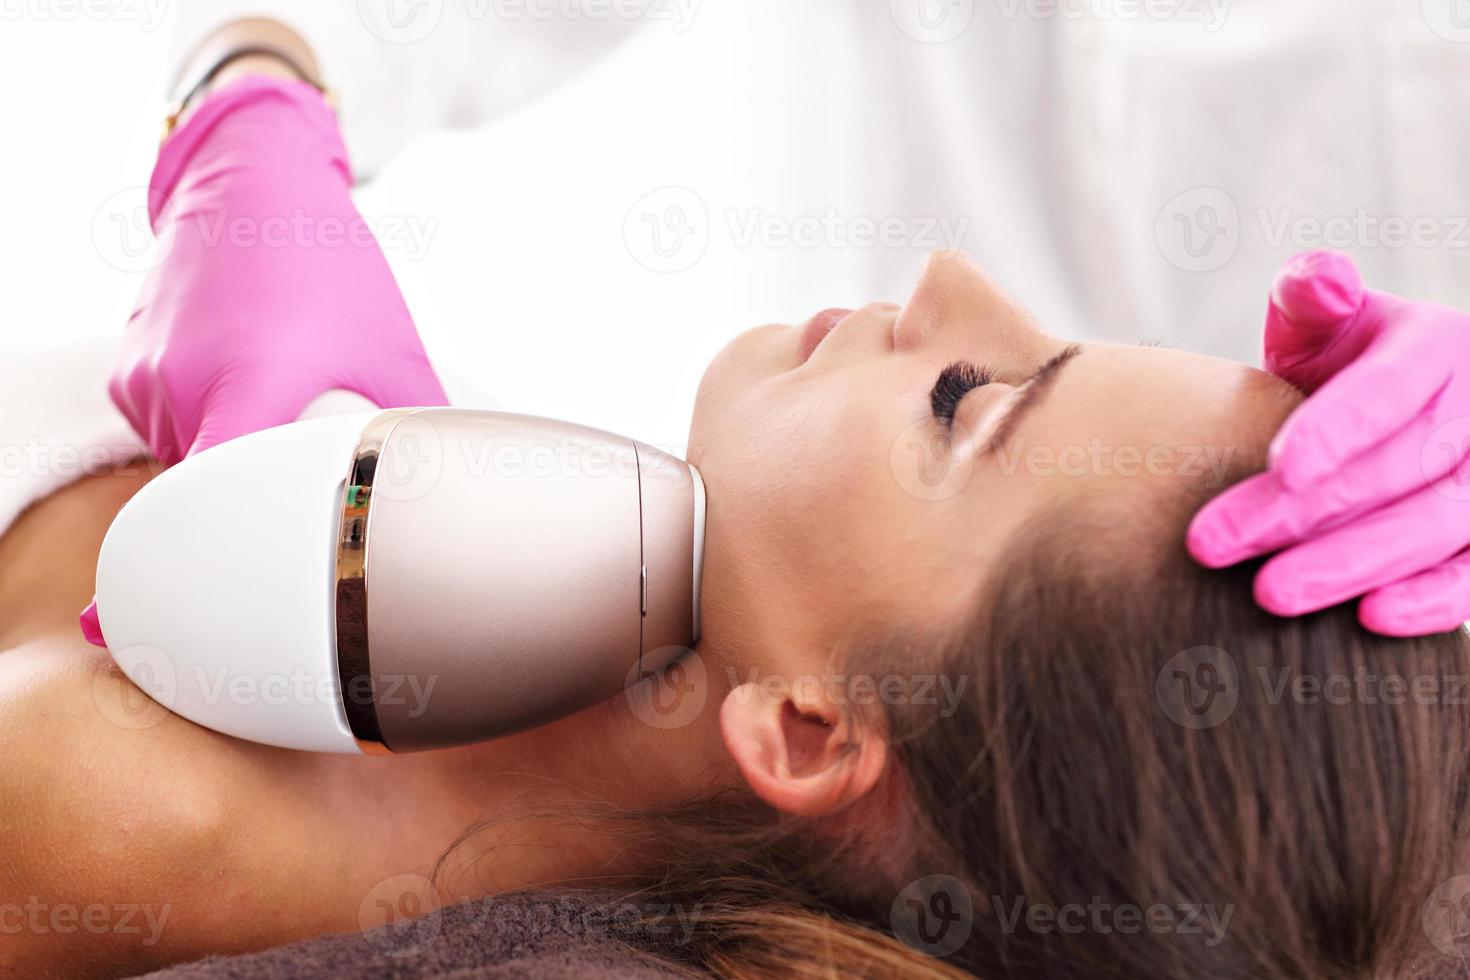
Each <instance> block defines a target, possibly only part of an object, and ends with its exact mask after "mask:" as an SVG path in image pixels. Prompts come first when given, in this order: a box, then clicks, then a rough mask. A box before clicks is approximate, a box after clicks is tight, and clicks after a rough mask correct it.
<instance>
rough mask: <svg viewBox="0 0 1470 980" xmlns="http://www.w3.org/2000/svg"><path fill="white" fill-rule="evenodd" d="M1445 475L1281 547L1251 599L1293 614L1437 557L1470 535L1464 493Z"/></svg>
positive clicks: (1401, 575)
mask: <svg viewBox="0 0 1470 980" xmlns="http://www.w3.org/2000/svg"><path fill="white" fill-rule="evenodd" d="M1455 481H1456V475H1454V474H1452V475H1450V476H1447V477H1445V478H1443V479H1441V480H1439V481H1437V482H1435V483H1433V484H1431V485H1430V486H1427V487H1425V488H1424V489H1422V490H1420V491H1419V492H1417V493H1413V494H1410V495H1409V496H1407V497H1404V498H1403V499H1402V500H1399V501H1396V502H1395V503H1392V504H1389V505H1388V506H1386V507H1382V508H1380V509H1378V510H1375V511H1373V512H1372V513H1370V514H1365V515H1363V516H1362V517H1360V518H1358V519H1357V520H1355V521H1353V522H1352V523H1350V524H1345V525H1343V526H1342V527H1339V528H1336V529H1334V530H1331V531H1328V532H1326V533H1325V534H1322V535H1319V536H1317V537H1314V538H1311V539H1310V540H1308V541H1304V542H1302V543H1301V544H1299V545H1297V546H1295V547H1293V548H1290V549H1288V550H1287V551H1283V552H1282V553H1281V554H1279V555H1277V556H1276V557H1274V558H1272V559H1271V560H1270V561H1268V562H1266V564H1265V566H1264V567H1262V569H1261V571H1260V572H1259V573H1258V574H1257V575H1256V583H1255V594H1256V601H1257V602H1259V603H1260V604H1261V605H1262V606H1263V607H1264V608H1266V609H1267V610H1269V611H1271V612H1273V613H1276V614H1277V615H1280V616H1300V615H1302V614H1303V613H1309V612H1316V611H1317V610H1319V609H1326V608H1327V607H1328V606H1335V605H1337V604H1338V603H1340V602H1346V601H1347V600H1348V599H1351V598H1353V597H1354V596H1360V595H1365V594H1367V593H1368V592H1371V591H1373V590H1374V589H1377V588H1381V587H1382V586H1385V585H1388V584H1390V583H1392V582H1397V581H1399V580H1400V579H1405V578H1408V577H1409V576H1411V575H1416V574H1418V573H1419V572H1422V571H1424V570H1425V569H1429V568H1433V567H1435V566H1436V565H1440V564H1442V563H1443V562H1444V561H1445V560H1446V559H1447V558H1449V557H1450V556H1451V555H1453V554H1455V553H1456V552H1458V551H1459V550H1460V549H1461V548H1463V547H1464V545H1465V543H1466V542H1467V541H1470V500H1466V499H1464V498H1465V496H1466V493H1465V488H1464V487H1463V486H1459V485H1458V484H1457V483H1456V482H1455Z"/></svg>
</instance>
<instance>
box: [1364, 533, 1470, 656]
mask: <svg viewBox="0 0 1470 980" xmlns="http://www.w3.org/2000/svg"><path fill="white" fill-rule="evenodd" d="M1466 620H1470V551H1462V552H1460V553H1459V554H1458V555H1456V556H1455V557H1453V558H1451V559H1450V560H1449V561H1447V562H1445V563H1444V564H1442V565H1438V566H1436V567H1434V568H1431V569H1428V570H1427V571H1423V572H1419V573H1418V574H1417V575H1411V576H1409V577H1408V578H1406V579H1402V580H1400V581H1398V582H1394V583H1392V584H1391V585H1385V586H1384V587H1383V588H1381V589H1379V590H1378V591H1376V592H1372V593H1370V594H1368V595H1367V596H1365V597H1364V598H1363V601H1362V602H1361V603H1359V604H1358V622H1360V623H1362V624H1363V626H1364V627H1366V628H1367V629H1370V630H1372V631H1373V632H1375V633H1382V634H1384V635H1385V636H1428V635H1430V634H1431V633H1447V632H1449V631H1450V630H1453V629H1458V628H1460V627H1461V626H1463V625H1464V624H1465V622H1466Z"/></svg>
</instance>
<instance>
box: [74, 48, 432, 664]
mask: <svg viewBox="0 0 1470 980" xmlns="http://www.w3.org/2000/svg"><path fill="white" fill-rule="evenodd" d="M351 187H352V175H351V170H350V168H349V166H348V163H347V151H346V149H345V147H344V146H343V144H342V139H341V136H340V134H339V133H338V129H337V120H336V117H335V116H334V114H333V113H332V111H331V109H330V108H329V107H328V106H327V105H326V103H325V101H324V100H323V98H322V96H321V94H320V93H319V92H317V90H316V89H314V88H312V87H311V86H309V85H307V84H304V83H301V82H294V81H285V80H278V79H273V78H263V77H247V78H244V79H240V80H238V81H235V82H233V83H231V84H228V85H226V86H224V87H222V88H220V89H219V90H218V91H216V92H214V93H213V94H211V95H210V96H209V97H208V98H207V99H205V101H204V102H202V103H201V104H200V105H199V106H198V108H197V109H196V110H195V111H194V113H193V114H192V115H191V116H190V117H189V118H188V119H187V120H186V121H185V123H184V124H183V125H182V126H181V127H180V128H179V129H178V130H177V131H176V132H175V133H174V134H173V135H172V136H171V137H170V138H169V140H168V142H167V143H165V144H164V146H163V148H162V150H161V151H160V153H159V157H158V163H157V165H156V166H155V167H154V170H153V178H152V180H151V182H150V185H149V202H148V203H149V218H150V220H151V222H152V226H153V231H154V233H155V235H156V236H157V237H158V240H159V248H160V251H161V254H162V255H163V260H162V261H161V262H160V264H159V265H158V267H157V268H155V269H154V270H152V272H151V273H150V274H149V276H148V279H147V281H146V282H145V284H144V286H143V290H142V294H141V296H140V297H139V299H138V303H137V306H136V308H135V309H134V311H133V314H132V317H131V320H130V322H129V323H128V326H127V329H126V331H125V333H124V335H123V346H122V353H121V355H120V357H119V361H118V364H117V368H116V371H115V373H114V375H113V378H112V380H111V384H110V386H109V391H110V393H111V395H112V400H113V401H114V402H116V403H117V406H118V408H119V409H121V410H122V413H123V415H125V416H126V417H127V419H128V421H129V422H131V423H132V425H133V428H134V429H136V430H137V431H138V433H139V435H141V436H142V437H143V438H144V439H146V440H147V442H148V446H149V448H150V449H151V450H152V451H153V454H154V456H155V457H157V458H158V459H159V460H160V461H161V462H163V463H165V464H168V465H172V464H173V463H176V462H178V461H179V460H180V459H182V458H183V457H185V456H186V455H190V454H193V453H197V452H200V451H202V450H204V449H207V448H209V447H210V446H213V445H216V444H218V443H220V442H224V441H225V440H228V439H233V438H235V437H236V436H240V435H243V434H245V433H248V432H254V431H256V430H259V429H266V428H270V427H272V426H276V425H282V424H284V423H287V422H291V421H294V420H295V419H296V418H297V417H298V416H300V414H301V412H302V410H303V409H304V408H306V406H307V405H308V404H310V403H311V402H312V401H313V399H315V398H316V396H318V395H320V394H322V393H324V392H327V391H330V390H333V389H342V390H346V391H352V392H356V393H358V394H360V395H362V396H364V397H365V398H367V399H368V400H369V401H371V402H373V403H375V404H377V405H378V406H380V407H383V408H390V407H399V406H408V405H442V404H445V396H444V389H443V388H442V387H441V386H440V384H439V380H438V378H436V377H435V375H434V371H433V369H432V368H431V367H430V366H429V361H428V358H427V356H426V355H425V353H424V348H423V344H422V343H421V342H420V340H419V336H418V333H417V331H416V330H415V329H414V325H413V321H412V319H410V317H409V313H408V308H407V306H406V305H405V304H404V302H403V297H402V296H401V295H400V293H399V291H398V286H397V284H396V283H395V282H394V280H393V275H392V273H391V272H390V271H389V268H388V263H387V261H386V260H385V259H384V257H383V253H382V251H381V249H380V248H379V246H378V242H377V241H376V240H375V238H374V237H373V235H372V233H371V231H370V229H369V228H368V227H367V225H366V224H365V223H364V222H363V219H362V217H361V215H360V214H359V213H358V211H357V209H356V207H354V206H353V203H352V199H351V196H350V194H349V192H350V190H351ZM82 625H83V632H84V633H86V634H87V636H88V638H89V639H91V640H93V642H100V639H101V637H100V636H99V635H97V634H98V630H97V623H96V615H95V612H94V611H93V610H92V609H90V608H89V609H88V610H87V612H86V613H84V614H83V617H82Z"/></svg>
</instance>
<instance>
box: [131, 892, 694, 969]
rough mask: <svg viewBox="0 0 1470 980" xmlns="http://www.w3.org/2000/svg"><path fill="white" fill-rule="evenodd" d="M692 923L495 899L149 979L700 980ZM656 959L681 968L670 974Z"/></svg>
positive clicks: (600, 898)
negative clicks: (673, 979)
mask: <svg viewBox="0 0 1470 980" xmlns="http://www.w3.org/2000/svg"><path fill="white" fill-rule="evenodd" d="M697 915H698V910H694V911H693V912H692V913H691V912H688V911H685V910H681V909H658V908H648V907H642V908H639V907H635V906H633V905H632V904H630V903H627V902H619V901H618V900H617V899H614V898H612V897H610V896H605V895H597V894H589V893H586V892H577V893H555V892H535V893H526V894H519V895H512V896H500V897H495V898H486V899H480V900H476V901H472V902H465V903H463V904H461V905H454V906H450V907H449V908H446V909H440V910H439V911H437V912H435V913H433V914H431V915H427V916H424V917H423V918H421V919H414V920H410V921H407V922H403V923H400V924H398V925H392V926H382V927H379V928H377V929H372V930H369V931H367V932H360V933H350V934H347V935H340V936H323V937H321V938H319V939H311V940H307V941H306V942H302V943H297V944H295V945H293V946H283V947H281V948H279V949H273V950H269V951H267V952H264V953H252V954H250V955H248V956H235V957H217V956H216V957H210V958H208V959H204V960H199V961H198V962H196V963H190V964H188V965H185V966H177V967H173V968H171V969H168V970H161V971H158V972H156V973H150V974H148V975H147V980H297V978H303V980H305V978H310V980H336V978H341V980H431V978H432V980H570V978H583V977H608V978H612V980H669V978H671V977H688V976H691V975H698V974H699V971H698V970H697V969H693V968H692V965H693V963H694V961H695V956H696V950H695V948H694V945H693V942H692V936H693V926H692V920H693V918H694V917H697ZM658 956H664V957H669V958H671V959H673V960H675V961H678V962H679V963H681V964H687V965H686V966H685V967H684V968H683V969H679V968H671V967H669V966H666V965H663V964H661V963H659V962H657V961H656V960H655V957H658Z"/></svg>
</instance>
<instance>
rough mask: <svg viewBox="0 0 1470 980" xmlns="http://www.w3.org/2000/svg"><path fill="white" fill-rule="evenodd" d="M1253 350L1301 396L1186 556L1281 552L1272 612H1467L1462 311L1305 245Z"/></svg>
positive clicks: (1468, 413)
mask: <svg viewBox="0 0 1470 980" xmlns="http://www.w3.org/2000/svg"><path fill="white" fill-rule="evenodd" d="M1265 365H1266V367H1267V369H1268V370H1271V371H1272V372H1273V373H1275V374H1277V375H1278V376H1280V377H1282V378H1284V379H1286V380H1288V381H1290V382H1292V383H1293V384H1296V385H1297V386H1298V387H1301V388H1302V389H1303V390H1305V391H1307V392H1308V395H1309V397H1308V398H1307V400H1306V402H1304V403H1303V404H1302V405H1301V407H1300V408H1298V409H1297V411H1296V412H1295V413H1293V415H1292V416H1291V418H1289V419H1288V420H1287V422H1286V424H1285V425H1284V426H1283V427H1282V429H1281V431H1280V432H1278V433H1277V435H1276V438H1275V439H1274V440H1273V441H1272V445H1271V450H1270V457H1269V466H1268V469H1267V471H1266V472H1265V473H1262V474H1259V475H1257V476H1254V477H1251V478H1250V479H1248V480H1245V481H1243V482H1241V483H1240V484H1238V485H1236V486H1234V487H1232V488H1230V489H1229V490H1227V491H1226V492H1225V493H1223V494H1221V495H1220V496H1219V497H1217V498H1216V499H1215V500H1213V501H1211V502H1210V503H1209V504H1207V505H1206V506H1205V507H1204V508H1202V509H1201V511H1200V512H1199V513H1198V514H1197V515H1196V516H1195V518H1194V520H1193V522H1192V523H1191V525H1190V529H1189V534H1188V546H1189V549H1190V551H1191V553H1192V554H1193V555H1194V556H1195V558H1196V559H1197V560H1199V561H1200V562H1201V563H1203V564H1205V565H1209V566H1211V567H1222V566H1225V565H1231V564H1234V563H1236V562H1239V561H1243V560H1245V559H1247V558H1252V557H1255V556H1258V555H1264V554H1268V553H1271V552H1276V551H1279V552H1280V554H1277V555H1276V556H1275V557H1273V558H1271V559H1270V560H1269V561H1268V562H1266V564H1265V565H1264V566H1263V567H1262V569H1261V571H1260V572H1259V574H1258V575H1257V578H1256V586H1255V590H1256V598H1257V600H1258V601H1259V602H1260V603H1261V605H1262V606H1264V607H1265V608H1266V609H1268V610H1270V611H1272V612H1274V613H1277V614H1278V615H1283V616H1295V615H1301V614H1304V613H1308V612H1312V611H1315V610H1318V609H1323V608H1326V607H1328V606H1332V605H1336V604H1338V603H1341V602H1345V601H1347V600H1349V599H1353V598H1356V597H1359V596H1362V597H1363V600H1362V602H1361V603H1360V605H1359V607H1358V618H1359V620H1360V621H1361V622H1362V623H1363V625H1364V626H1366V627H1367V628H1368V629H1371V630H1374V631H1375V632H1379V633H1385V634H1388V635H1395V636H1406V635H1420V634H1428V633H1435V632H1442V631H1446V630H1450V629H1454V628H1456V627H1458V626H1460V625H1461V624H1462V623H1463V622H1464V621H1465V620H1466V619H1470V551H1467V550H1466V549H1467V547H1470V318H1467V317H1466V316H1465V315H1464V314H1462V313H1458V312H1456V311H1454V310H1450V309H1446V308H1443V307H1438V306H1432V305H1430V304H1425V303H1414V302H1410V301H1408V300H1405V299H1401V298H1399V297H1396V296H1392V295H1389V294H1387V293H1380V292H1375V291H1372V290H1365V289H1364V288H1363V285H1362V282H1361V279H1360V277H1359V275H1358V271H1357V269H1356V268H1355V267H1354V266H1353V263H1352V261H1351V260H1350V259H1349V258H1348V257H1347V256H1345V255H1342V254H1341V253H1337V252H1327V251H1319V252H1308V253H1305V254H1303V255H1299V256H1297V257H1295V258H1294V259H1292V260H1291V261H1290V262H1289V263H1288V264H1287V265H1286V267H1285V268H1284V269H1283V270H1282V271H1281V273H1280V275H1279V276H1278V278H1277V281H1276V284H1275V288H1274V289H1273V290H1272V296H1271V306H1270V310H1269V312H1268V314H1267V319H1266V334H1265ZM1283 549H1284V550H1283Z"/></svg>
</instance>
